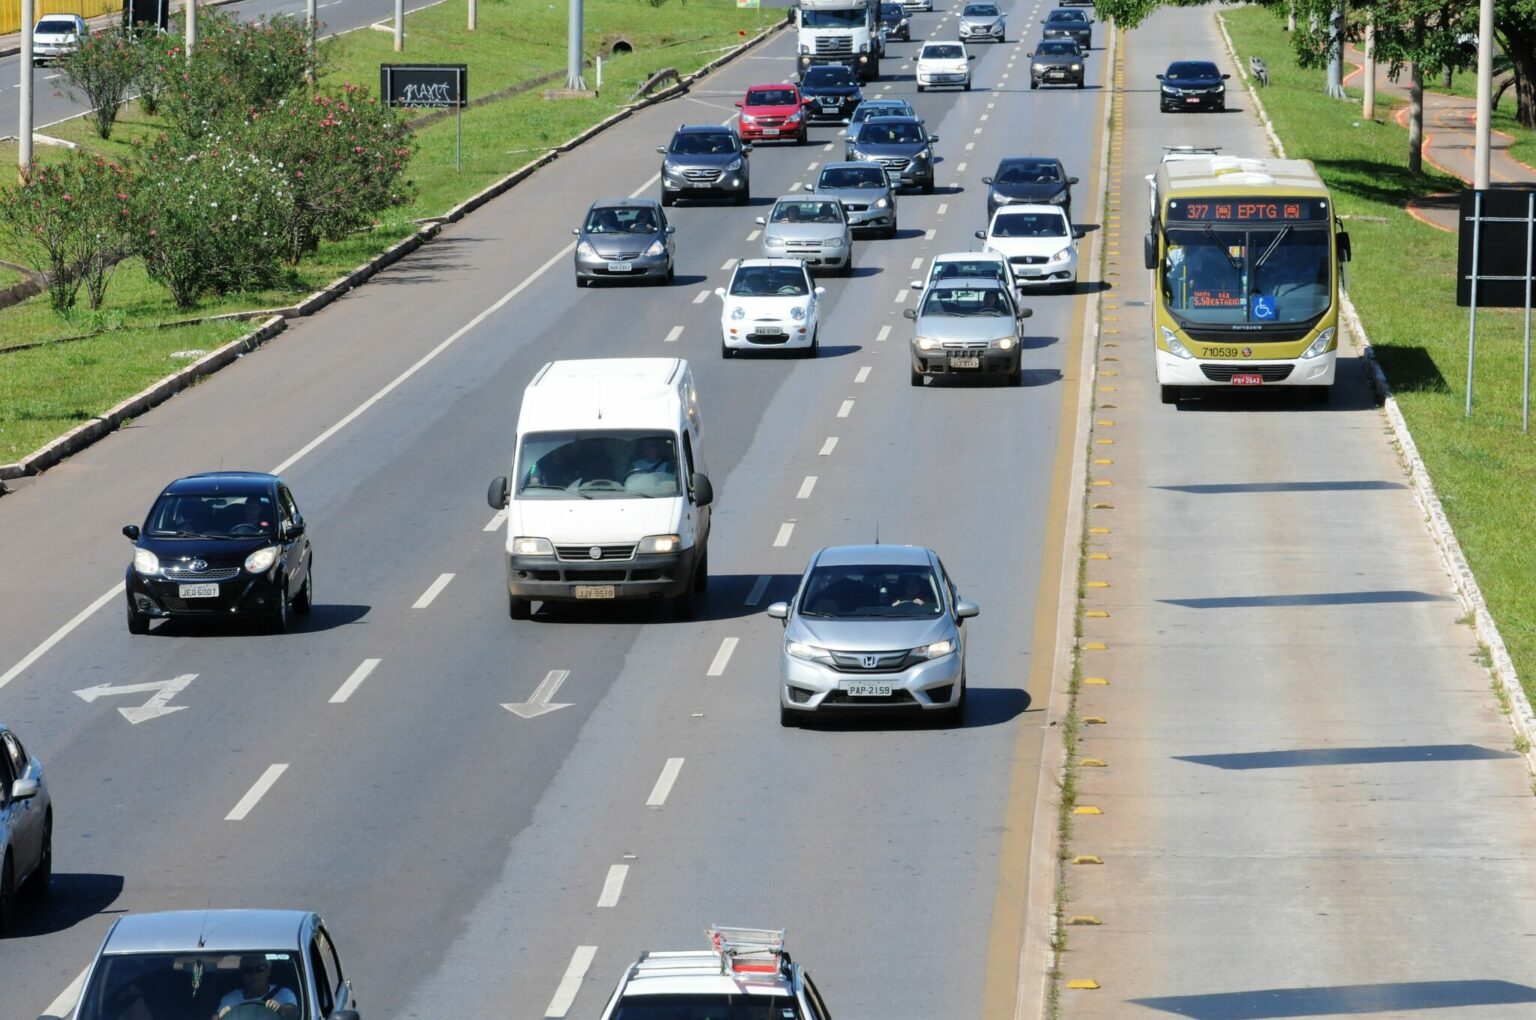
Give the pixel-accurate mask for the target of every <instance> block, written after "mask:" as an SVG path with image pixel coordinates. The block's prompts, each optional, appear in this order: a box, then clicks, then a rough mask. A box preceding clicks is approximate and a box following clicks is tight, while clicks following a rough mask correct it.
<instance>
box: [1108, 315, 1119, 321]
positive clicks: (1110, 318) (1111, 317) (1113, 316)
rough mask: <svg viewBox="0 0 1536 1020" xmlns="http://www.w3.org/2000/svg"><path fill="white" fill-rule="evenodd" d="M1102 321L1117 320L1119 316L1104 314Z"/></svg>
mask: <svg viewBox="0 0 1536 1020" xmlns="http://www.w3.org/2000/svg"><path fill="white" fill-rule="evenodd" d="M1104 321H1105V322H1119V321H1120V318H1119V316H1115V315H1106V316H1104Z"/></svg>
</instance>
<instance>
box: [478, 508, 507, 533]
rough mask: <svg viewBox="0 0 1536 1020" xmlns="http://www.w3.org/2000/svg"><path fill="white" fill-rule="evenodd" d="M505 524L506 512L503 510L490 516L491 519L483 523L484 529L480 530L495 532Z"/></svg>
mask: <svg viewBox="0 0 1536 1020" xmlns="http://www.w3.org/2000/svg"><path fill="white" fill-rule="evenodd" d="M505 523H507V512H506V511H505V510H497V511H496V512H495V513H494V514H492V515H491V519H490V520H488V521H486V522H485V527H483V528H481V529H480V530H481V531H495V530H496V529H497V528H499V527H501V526H502V525H503V524H505Z"/></svg>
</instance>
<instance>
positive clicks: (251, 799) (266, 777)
mask: <svg viewBox="0 0 1536 1020" xmlns="http://www.w3.org/2000/svg"><path fill="white" fill-rule="evenodd" d="M287 771H288V766H287V765H268V766H267V771H265V772H263V773H262V774H261V778H260V779H258V780H256V785H254V786H252V787H251V788H250V789H249V790H247V791H245V796H244V797H241V798H240V803H238V804H236V805H235V806H234V808H233V809H232V810H231V811H230V812H229V814H227V815H225V816H224V820H225V821H226V822H238V821H240V820H241V819H242V818H244V817H245V816H246V815H248V814H250V813H251V809H252V808H254V807H255V806H256V805H257V804H259V803H260V802H261V798H262V797H264V796H265V795H266V793H267V791H268V790H270V789H272V784H273V783H276V782H277V780H278V778H279V777H281V776H282V774H283V773H284V772H287Z"/></svg>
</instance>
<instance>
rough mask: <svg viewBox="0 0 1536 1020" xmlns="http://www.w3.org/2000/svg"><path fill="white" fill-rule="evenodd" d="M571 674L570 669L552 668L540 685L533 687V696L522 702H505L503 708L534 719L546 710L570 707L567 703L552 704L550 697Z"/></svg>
mask: <svg viewBox="0 0 1536 1020" xmlns="http://www.w3.org/2000/svg"><path fill="white" fill-rule="evenodd" d="M570 675H571V671H570V670H568V669H552V670H550V671H549V673H548V674H546V675H545V677H544V679H543V680H540V681H539V686H537V687H535V688H534V689H533V697H531V698H529V699H528V700H527V701H522V702H516V701H514V702H504V703H503V704H502V706H501V707H502V708H504V709H506V710H507V711H508V712H511V713H512V714H513V715H515V716H517V717H518V718H520V719H533V718H535V717H537V716H541V715H543V714H545V713H546V712H553V711H555V710H556V709H560V708H570V707H571V706H570V705H569V704H568V703H567V704H558V703H557V704H553V705H552V704H550V702H549V699H550V698H553V697H554V696H555V692H556V691H558V690H559V689H560V685H561V684H563V683H565V680H566V677H568V676H570Z"/></svg>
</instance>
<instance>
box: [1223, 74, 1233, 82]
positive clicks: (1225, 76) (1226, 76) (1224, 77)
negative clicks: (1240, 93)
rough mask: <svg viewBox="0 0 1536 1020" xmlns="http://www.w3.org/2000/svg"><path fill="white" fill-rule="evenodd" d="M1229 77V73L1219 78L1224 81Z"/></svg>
mask: <svg viewBox="0 0 1536 1020" xmlns="http://www.w3.org/2000/svg"><path fill="white" fill-rule="evenodd" d="M1230 77H1232V76H1231V75H1230V74H1224V75H1222V76H1221V80H1222V81H1226V80H1227V79H1228V78H1230Z"/></svg>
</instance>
